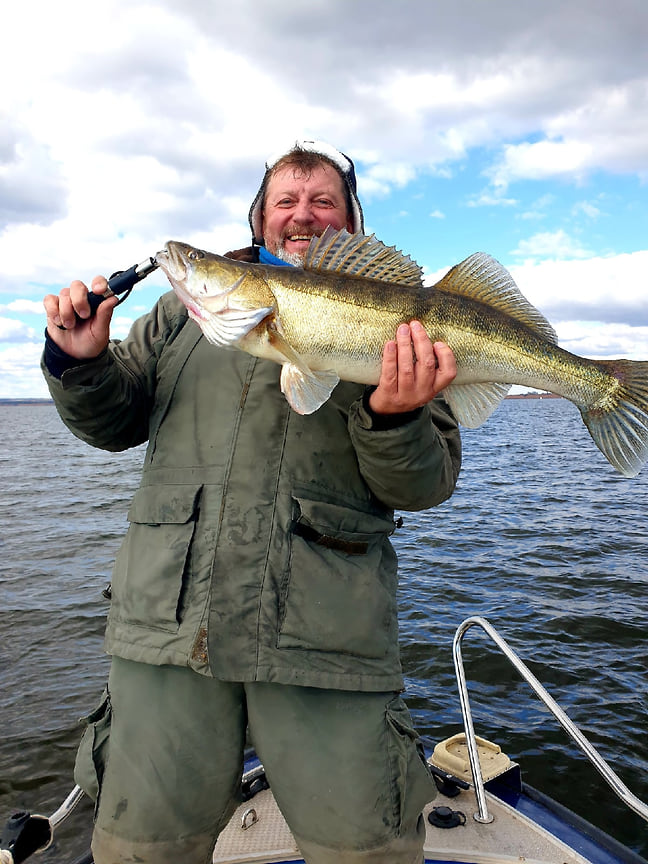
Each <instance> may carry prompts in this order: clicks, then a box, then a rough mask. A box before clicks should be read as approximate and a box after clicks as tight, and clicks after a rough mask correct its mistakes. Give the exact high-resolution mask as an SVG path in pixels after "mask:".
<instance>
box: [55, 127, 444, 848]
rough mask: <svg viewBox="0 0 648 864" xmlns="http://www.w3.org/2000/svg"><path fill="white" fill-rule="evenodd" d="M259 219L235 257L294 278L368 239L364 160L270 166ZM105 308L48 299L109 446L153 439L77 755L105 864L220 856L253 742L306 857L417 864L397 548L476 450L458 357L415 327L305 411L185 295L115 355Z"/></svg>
mask: <svg viewBox="0 0 648 864" xmlns="http://www.w3.org/2000/svg"><path fill="white" fill-rule="evenodd" d="M250 225H251V227H252V232H253V241H254V242H253V247H252V248H250V249H247V250H239V251H238V252H235V253H230V254H231V255H232V256H233V257H236V258H239V259H243V260H251V261H259V260H260V261H262V262H269V263H275V264H282V263H283V262H287V263H289V264H299V263H300V262H301V256H302V255H303V253H304V251H305V249H306V248H307V246H308V242H309V239H310V237H312V236H313V235H319V234H321V233H322V231H324V229H325V228H326V227H327V226H328V225H332V226H333V227H334V228H336V229H340V228H343V227H346V228H347V229H348V230H349V231H362V230H363V221H362V209H361V207H360V203H359V201H358V198H357V192H356V183H355V175H354V171H353V164H352V163H351V161H350V160H349V159H348V158H347V157H345V156H344V155H343V154H342V153H339V152H338V151H337V150H335V149H334V148H332V147H330V146H329V145H325V144H322V143H321V142H313V141H305V142H300V143H298V144H297V145H296V146H295V147H294V148H293V149H292V150H291V151H289V152H288V153H287V154H284V155H283V156H282V157H281V158H279V159H277V160H272V161H271V162H270V163H268V166H267V171H266V175H265V177H264V180H263V183H262V186H261V189H260V191H259V194H258V196H257V198H256V199H255V201H254V202H253V205H252V208H251V210H250ZM92 289H93V290H94V291H95V292H98V293H103V292H104V291H105V289H106V282H105V280H104V279H103V278H101V277H97V278H95V279H94V280H93V283H92ZM86 297H87V289H86V287H85V285H83V283H81V282H73V283H72V284H71V285H70V287H69V288H65V289H63V290H62V291H61V293H60V294H59V295H58V297H55V296H53V295H50V296H48V297H46V298H45V308H46V311H47V317H48V327H47V334H48V336H47V344H46V349H45V355H44V362H43V370H44V374H45V377H46V379H47V381H48V385H49V387H50V392H51V393H52V396H53V398H54V399H55V402H56V405H57V407H58V410H59V412H60V414H61V417H62V418H63V420H64V421H65V422H66V424H67V425H68V426H69V428H70V429H71V430H72V431H73V432H74V433H75V434H76V435H78V436H79V437H80V438H82V439H83V440H85V441H88V442H89V443H91V444H93V445H95V446H98V447H103V448H105V449H108V450H121V449H125V448H127V447H131V446H134V445H136V444H139V443H141V442H142V441H145V440H148V449H147V453H146V458H145V462H144V468H143V474H142V482H141V485H140V488H139V489H138V491H137V493H136V494H135V497H134V500H133V503H132V505H131V508H130V510H129V521H130V527H129V530H128V533H127V536H126V539H125V541H124V543H123V545H122V548H121V549H120V551H119V554H118V556H117V560H116V563H115V568H114V571H113V579H112V601H111V609H110V613H109V616H108V625H107V631H106V650H107V651H108V652H109V653H110V654H111V655H112V665H111V672H110V677H109V682H108V691H107V693H106V695H105V698H104V699H103V701H102V704H101V705H100V706H99V708H98V710H97V711H96V712H94V713H93V715H91V717H90V718H89V721H90V725H89V728H88V731H87V732H86V734H85V735H84V739H83V741H82V745H81V748H80V750H79V755H78V758H77V771H76V776H77V782H79V783H80V784H81V785H82V786H83V787H84V788H86V789H87V790H88V791H89V792H90V794H93V795H95V796H96V797H97V809H96V824H95V831H94V836H93V852H94V855H95V861H96V862H97V864H114V862H116V861H140V862H156V864H167V862H169V864H170V862H172V861H174V862H176V861H183V862H188V864H193V862H207V861H209V860H210V856H211V850H212V847H213V844H214V842H215V839H216V837H217V835H218V833H219V832H220V830H222V828H223V827H224V825H225V824H226V823H227V821H228V819H229V818H230V816H231V814H232V812H233V809H234V807H235V806H236V803H237V794H238V786H239V782H240V772H241V757H242V750H243V746H244V742H245V735H246V729H248V728H249V734H250V736H251V738H252V741H253V743H254V745H255V747H256V749H257V752H258V754H259V756H260V758H261V760H262V761H263V763H264V766H265V769H266V774H267V776H268V779H269V781H270V783H271V785H272V788H273V791H274V794H275V797H276V799H277V801H278V804H279V806H280V808H281V809H282V811H283V813H284V816H285V817H286V820H287V822H288V824H289V825H290V827H291V829H292V831H293V833H294V835H295V838H296V840H297V842H298V844H299V846H300V849H301V850H302V854H303V855H304V857H305V859H306V861H307V862H309V864H333V862H336V864H340V862H341V864H360V862H364V861H369V860H370V861H371V862H373V864H376V862H384V864H387V862H389V864H398V862H403V864H405V862H407V864H414V862H420V861H421V860H422V853H421V849H422V842H423V831H424V828H423V825H422V820H421V818H420V811H421V808H422V807H423V805H424V804H425V803H426V802H427V801H428V800H430V799H431V798H432V797H433V795H434V785H433V783H432V781H431V779H430V776H429V773H428V772H427V770H426V768H425V766H424V763H423V761H422V759H421V757H420V753H419V749H418V748H417V739H416V734H415V733H414V731H413V730H412V727H411V721H410V718H409V714H408V712H407V708H406V707H405V705H404V703H403V701H402V699H401V698H400V696H399V691H400V690H401V689H402V675H401V669H400V662H399V656H398V642H397V636H398V634H397V611H396V599H395V594H396V582H397V577H396V561H395V555H394V552H393V549H392V547H391V544H390V542H389V536H390V535H391V534H392V533H393V531H394V528H395V525H394V520H393V510H394V509H396V508H398V509H410V510H414V509H423V508H427V507H431V506H434V505H436V504H438V503H440V502H441V501H443V500H445V499H446V498H448V497H449V496H450V495H451V494H452V491H453V489H454V485H455V482H456V478H457V474H458V471H459V464H460V440H459V434H458V430H457V425H456V423H455V421H454V419H453V417H452V415H451V413H450V411H449V409H448V407H447V405H446V404H445V402H444V401H443V400H442V399H435V398H434V397H435V396H437V394H438V393H440V392H441V391H442V389H443V388H444V387H445V386H446V385H447V384H449V383H450V382H451V381H452V380H453V378H454V376H455V374H456V369H455V364H454V358H453V355H452V352H451V351H450V349H449V348H448V347H447V346H446V345H443V344H442V343H436V344H434V345H433V344H432V343H431V342H430V340H429V339H428V337H427V335H426V334H425V331H424V330H423V328H422V326H421V325H420V324H417V322H410V323H409V324H403V325H401V326H400V327H399V329H398V332H397V334H395V339H394V340H393V341H390V342H388V343H387V344H386V346H385V351H384V360H383V366H382V374H381V378H380V382H379V384H378V386H376V387H374V388H366V387H364V386H360V385H356V384H351V383H348V382H342V383H340V384H339V385H338V386H337V387H336V389H335V391H334V392H333V394H332V396H331V398H330V399H329V400H328V401H327V402H326V403H325V404H324V405H323V406H322V407H321V408H320V409H319V410H318V411H317V412H315V414H312V415H308V416H300V415H298V414H296V413H295V412H293V411H292V410H291V409H290V408H289V406H288V405H287V403H286V401H285V399H284V397H283V396H282V394H281V393H280V390H279V386H278V380H279V366H278V365H275V364H273V363H271V362H269V361H261V360H257V359H255V358H253V357H250V356H249V355H247V354H244V353H243V352H238V351H224V350H220V349H217V348H215V347H214V346H212V345H209V344H208V343H207V342H206V340H205V339H204V338H203V337H202V335H201V332H200V330H199V328H198V327H196V326H195V324H193V322H191V321H189V320H188V318H187V314H186V310H185V309H184V306H183V305H182V304H181V303H180V302H179V300H177V298H176V297H175V295H174V294H173V293H172V292H169V293H168V294H165V295H164V296H163V297H161V298H160V300H159V301H158V303H157V304H156V307H155V308H154V310H153V311H152V312H151V313H149V314H148V315H146V316H144V317H143V318H142V319H139V320H138V321H137V322H136V323H135V324H134V325H133V328H132V330H131V333H130V334H129V336H128V337H127V338H126V339H125V340H123V341H122V342H118V343H110V342H109V325H110V317H111V315H112V311H113V308H114V304H115V301H114V300H113V299H108V300H106V301H105V302H104V303H102V304H101V305H100V307H99V310H98V312H97V314H96V316H95V317H92V318H89V317H88V312H89V310H88V306H87V299H86ZM75 312H76V313H77V314H78V316H79V319H80V320H79V319H77V318H76V317H75ZM61 328H64V329H61ZM415 359H416V362H415ZM89 768H90V769H92V770H91V772H90V773H91V774H92V775H93V776H89V770H88V769H89Z"/></svg>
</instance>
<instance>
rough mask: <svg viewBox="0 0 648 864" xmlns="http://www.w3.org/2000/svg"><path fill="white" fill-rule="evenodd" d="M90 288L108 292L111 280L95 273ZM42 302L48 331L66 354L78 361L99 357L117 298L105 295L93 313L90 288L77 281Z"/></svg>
mask: <svg viewBox="0 0 648 864" xmlns="http://www.w3.org/2000/svg"><path fill="white" fill-rule="evenodd" d="M91 287H92V291H93V292H94V293H95V294H105V293H106V291H107V289H108V282H107V281H106V279H105V278H104V277H103V276H95V278H94V279H93V280H92V286H91ZM43 305H44V306H45V312H46V313H47V332H48V334H49V336H50V338H51V339H52V340H53V341H54V342H55V343H56V344H57V345H58V346H59V348H61V350H63V351H65V353H66V354H69V355H70V356H71V357H76V358H77V359H79V360H90V359H92V358H93V357H98V356H99V354H101V352H102V351H103V350H104V349H105V348H106V346H107V345H108V341H109V339H110V319H111V318H112V314H113V310H114V308H115V306H116V305H117V297H108V298H106V300H104V301H103V302H102V303H100V304H99V308H98V309H97V311H96V313H95V314H94V315H90V305H89V304H88V289H87V287H86V286H85V285H84V284H83V282H79V281H78V280H76V281H74V282H72V283H71V284H70V285H69V287H67V288H63V289H62V290H61V292H60V294H58V295H56V294H48V295H47V297H45V298H44V300H43ZM75 313H76V314H75ZM77 315H78V316H79V317H78V318H77V317H76V316H77ZM79 319H81V320H79Z"/></svg>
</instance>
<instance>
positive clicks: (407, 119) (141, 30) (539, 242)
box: [0, 0, 648, 357]
mask: <svg viewBox="0 0 648 864" xmlns="http://www.w3.org/2000/svg"><path fill="white" fill-rule="evenodd" d="M608 5H609V4H606V3H605V2H603V0H574V2H573V3H569V4H564V3H562V2H560V0H545V2H544V3H542V4H536V5H535V6H534V7H533V9H531V7H529V6H527V5H525V4H510V3H505V2H502V0H489V2H488V3H483V2H482V0H455V2H454V3H453V4H433V3H427V4H426V3H421V2H420V0H401V2H399V3H398V4H391V3H389V2H387V0H380V2H378V3H376V2H375V0H354V2H353V3H349V2H348V0H328V2H327V3H323V2H311V3H308V4H301V5H299V4H298V5H297V6H295V5H293V6H291V7H290V8H288V7H286V5H285V4H284V3H282V2H280V0H264V2H263V3H259V2H258V0H238V2H237V3H226V2H224V0H213V2H212V3H208V4H206V3H204V0H186V2H185V3H183V4H181V5H179V4H177V3H175V2H172V0H158V2H156V3H155V4H151V3H150V0H105V2H102V3H100V4H96V5H95V6H92V7H90V6H89V5H88V4H87V3H84V2H81V0H60V2H59V3H58V4H45V3H42V2H39V3H34V2H31V0H25V2H23V3H14V4H10V6H8V7H7V10H5V12H4V17H3V27H2V29H1V30H0V76H1V78H2V80H3V82H5V86H4V87H3V88H2V92H1V93H0V293H1V294H2V295H4V296H5V297H6V298H11V302H9V301H6V302H5V304H4V307H3V308H2V312H1V314H2V316H3V322H9V323H3V325H2V327H3V329H2V338H3V339H5V340H6V339H11V338H13V339H16V340H24V339H29V333H30V330H29V328H30V326H31V324H32V320H31V319H30V318H29V317H28V316H31V315H33V314H35V313H36V306H37V305H38V306H40V296H41V295H42V294H44V293H46V292H49V291H51V290H58V289H59V288H60V287H62V286H63V285H65V284H67V283H69V281H70V280H71V279H72V278H82V279H84V280H86V281H87V280H89V279H91V277H92V276H93V275H94V274H95V273H98V272H104V273H109V272H111V271H112V270H115V269H118V268H123V267H128V266H130V265H131V264H132V263H135V262H136V261H140V260H142V259H143V258H145V257H146V256H148V255H152V254H155V252H156V251H157V249H158V248H159V247H160V245H161V244H162V243H164V242H165V241H166V240H167V239H170V238H174V239H186V240H188V241H190V242H193V243H195V244H196V245H199V246H202V247H203V248H210V249H214V250H219V249H220V250H223V249H232V248H237V247H239V246H242V245H245V244H246V243H247V242H249V232H248V229H247V220H246V215H247V209H248V206H249V202H250V201H251V199H252V197H253V196H254V194H255V193H256V190H257V188H258V184H259V182H260V179H261V175H262V165H263V160H264V159H265V157H266V155H267V154H268V153H270V152H272V151H275V150H277V149H281V148H283V147H284V146H286V144H287V143H289V142H291V141H292V140H294V139H295V138H297V137H310V136H313V137H318V138H324V139H325V140H331V141H333V142H335V143H338V144H339V145H340V146H342V147H343V149H345V150H346V151H347V152H349V154H350V155H351V156H352V157H353V158H354V159H355V161H356V164H357V168H358V176H359V185H360V189H361V192H362V196H363V201H364V202H367V203H368V204H370V205H371V206H370V207H366V208H365V209H366V214H367V217H368V219H371V220H372V221H373V212H372V211H373V208H376V209H377V210H379V211H380V210H382V211H383V212H384V211H387V210H389V215H390V218H391V220H392V221H391V222H388V223H387V220H385V222H384V223H383V224H385V223H386V224H389V225H391V224H394V226H395V228H399V227H401V226H402V228H401V230H402V232H403V233H404V232H406V231H407V219H408V218H409V219H416V218H417V215H416V214H417V213H418V214H419V216H418V218H419V219H420V220H421V221H423V222H425V221H426V216H427V217H428V218H429V219H436V220H439V221H438V223H437V226H436V229H437V231H436V233H437V234H439V235H444V236H445V237H449V236H450V235H451V234H452V235H456V236H462V237H463V232H464V231H465V230H466V229H465V226H464V223H463V222H462V221H461V220H460V219H459V218H458V217H457V216H456V215H455V210H456V208H455V207H454V206H453V204H454V203H455V200H453V199H456V202H457V203H458V204H459V205H461V204H463V203H465V202H467V203H468V206H469V207H470V212H469V216H470V217H471V220H470V224H471V230H472V231H473V232H474V234H475V236H476V234H477V230H476V229H475V227H474V226H475V224H476V220H477V218H479V219H482V220H483V223H484V224H485V225H486V224H492V225H493V226H494V229H493V230H497V231H498V232H500V236H501V237H503V238H507V237H516V236H519V235H518V234H517V233H516V232H517V231H518V230H519V227H520V224H521V222H520V221H517V222H515V223H514V224H513V225H512V227H511V223H513V222H514V220H524V219H531V218H533V219H535V220H537V222H538V228H542V230H539V231H538V232H537V233H536V234H535V235H534V236H532V237H528V238H525V239H524V240H521V241H520V242H519V244H518V246H517V249H516V250H515V256H514V257H515V258H519V259H520V260H524V261H525V263H524V265H522V267H520V268H516V269H518V270H520V271H521V272H523V274H524V276H525V277H526V276H528V277H529V280H530V285H531V288H532V290H535V281H534V280H535V276H536V275H537V273H538V272H540V271H539V269H538V268H541V267H542V265H543V263H544V259H549V260H548V261H547V262H546V266H547V267H551V266H555V267H556V268H557V269H556V270H555V271H552V272H551V274H550V275H551V277H552V278H553V279H554V281H555V282H556V284H558V283H561V279H562V274H564V273H567V272H569V273H570V275H571V276H573V275H574V274H573V272H572V271H570V269H569V268H570V267H573V266H574V265H576V264H582V265H583V266H584V267H585V266H586V265H587V260H588V259H590V258H591V259H592V260H593V261H594V262H595V264H594V265H593V266H592V268H591V271H592V272H591V273H590V272H589V271H588V278H589V279H590V280H593V282H594V284H596V285H598V286H601V285H602V282H601V278H602V275H603V274H605V273H607V272H608V267H610V266H612V265H611V264H608V263H607V262H608V261H614V262H615V263H616V265H617V266H620V267H621V269H622V271H624V272H625V270H626V268H624V267H623V262H622V261H621V259H620V258H618V257H617V258H614V259H612V258H603V257H602V255H601V250H605V252H606V253H607V252H613V251H615V249H616V250H617V251H618V249H631V248H638V247H637V245H636V244H635V246H634V247H633V246H631V245H628V246H625V245H621V244H622V240H616V242H615V238H613V237H612V231H613V230H615V229H614V227H613V222H614V220H615V215H616V213H618V210H617V211H615V210H614V205H615V202H614V201H613V200H612V199H606V200H605V202H602V200H601V199H600V198H599V197H597V195H596V185H595V183H594V189H593V190H592V189H589V188H587V189H585V186H586V184H588V183H590V182H592V181H593V179H594V181H595V180H596V177H597V176H598V175H600V174H601V173H603V174H604V175H605V176H606V177H609V176H611V174H613V173H614V172H616V173H618V174H620V175H621V174H622V175H624V176H625V177H631V178H633V179H634V180H636V181H641V180H644V181H645V180H648V74H647V72H646V68H645V60H644V57H645V38H646V32H645V30H646V16H645V13H644V10H643V6H642V5H641V4H638V3H637V2H635V0H618V2H617V5H616V6H615V10H616V14H615V15H610V14H609V9H608ZM342 19H343V20H344V22H345V26H344V27H343V28H341V27H340V20H342ZM359 33H361V34H362V37H361V38H359V37H358V34H359ZM304 34H307V37H306V36H305V35H304ZM385 46H388V48H386V47H385ZM484 174H486V176H487V177H488V178H489V179H490V180H491V183H490V185H489V186H488V188H487V189H482V188H480V187H481V186H483V183H484ZM430 178H432V179H433V181H434V183H435V184H436V186H435V188H434V198H433V199H432V200H433V205H431V204H430V203H428V205H427V207H425V205H424V204H421V205H420V207H419V208H418V209H416V208H415V206H414V205H413V201H414V200H415V198H414V194H413V193H414V192H416V191H417V190H418V188H419V187H418V186H417V184H419V183H420V188H423V187H424V186H425V183H424V182H422V181H425V180H430ZM475 178H477V179H475ZM529 180H531V181H533V182H534V183H535V184H537V187H538V188H537V191H536V192H533V194H532V196H529V195H528V194H526V190H525V189H523V188H522V183H523V181H529ZM578 183H582V184H583V191H579V192H578V195H577V198H578V199H579V200H575V198H574V196H572V197H571V198H570V199H569V201H568V202H567V201H565V200H563V199H562V190H563V189H570V188H571V189H573V187H574V186H575V185H577V184H578ZM517 184H519V185H517ZM427 188H429V186H428V187H427ZM446 190H450V191H449V192H448V191H446ZM437 192H439V193H440V194H437ZM399 193H403V194H399ZM621 194H623V193H621ZM530 197H534V198H535V199H536V203H535V205H534V206H529V204H528V201H529V198H530ZM639 199H640V195H637V200H639ZM616 206H617V207H618V206H619V205H618V202H617V205H616ZM633 206H634V207H635V208H636V213H637V214H638V215H637V217H636V219H635V221H636V222H637V223H638V222H639V221H640V217H641V215H645V209H643V210H642V205H641V204H640V203H639V204H636V203H635V202H630V201H629V202H628V203H627V209H628V211H630V210H631V208H632V207H633ZM478 207H481V208H482V209H481V210H477V208H478ZM433 208H434V209H433ZM485 208H489V209H485ZM403 211H407V212H408V213H409V214H410V216H408V217H407V218H402V219H400V220H399V219H396V218H395V217H397V216H398V214H399V213H401V212H403ZM467 212H468V211H466V210H465V209H464V210H463V214H464V215H465V214H466V213H467ZM578 219H580V220H582V221H583V222H586V224H585V225H584V226H582V225H577V224H575V223H577V220H578ZM506 220H508V222H507V221H506ZM541 220H542V221H541ZM397 222H398V225H396V223H397ZM428 226H429V223H428ZM580 228H582V229H583V233H580V231H579V229H580ZM594 229H596V232H597V234H596V235H594V233H593V232H594ZM585 230H590V233H588V234H585V233H584V231H585ZM616 230H618V231H619V232H621V230H622V229H620V228H619V229H616ZM606 232H607V233H606ZM619 236H620V234H619ZM385 239H386V240H388V241H389V240H390V238H389V237H386V238H385ZM399 240H400V244H401V245H402V246H404V247H406V245H407V244H406V243H405V242H404V241H403V240H402V239H401V238H399ZM502 242H504V241H502ZM515 242H516V241H515V240H507V241H506V243H507V245H506V246H504V248H505V249H510V248H511V246H513V245H514V243H515ZM639 242H641V243H642V244H644V245H645V242H644V241H639ZM641 248H643V245H642V247H641ZM637 254H640V253H637ZM584 256H586V257H584ZM564 259H570V260H569V261H567V260H564ZM578 259H582V260H578ZM437 260H438V258H437ZM627 271H628V273H629V272H630V271H632V277H633V279H634V280H635V281H637V277H638V276H639V275H640V273H639V272H638V271H636V270H635V268H634V265H633V266H632V267H630V265H628V268H627ZM643 272H644V273H645V262H644V271H643ZM542 273H543V276H546V275H549V274H548V271H546V270H542ZM583 273H585V270H580V271H578V280H577V281H576V282H574V281H573V279H572V282H571V284H570V285H567V284H562V283H561V289H560V291H558V292H557V294H556V296H555V297H554V295H553V293H552V292H551V291H550V292H549V293H545V295H544V299H545V300H546V299H549V300H550V301H551V305H550V306H549V308H550V310H551V311H552V312H554V311H557V310H561V316H560V318H559V319H557V320H572V319H573V320H576V319H575V318H573V315H572V312H573V311H574V310H573V309H571V311H570V309H568V308H567V306H566V304H567V302H568V301H569V302H570V303H572V306H574V304H576V305H575V307H574V308H577V309H578V310H581V309H583V308H587V304H586V303H585V302H584V300H585V299H586V297H585V295H586V293H587V291H586V289H585V288H582V287H581V285H582V284H583V282H582V279H581V276H582V274H583ZM612 281H614V280H612ZM147 283H150V284H151V286H153V285H156V286H157V285H159V286H160V290H163V283H162V281H160V282H159V283H158V282H155V280H154V278H153V277H151V279H149V280H147ZM575 286H576V287H575ZM619 286H622V288H623V290H622V291H621V290H620V288H619ZM164 287H165V286H164ZM601 290H602V289H601ZM637 290H638V289H637ZM642 290H643V291H644V294H645V279H644V280H643V283H642ZM616 294H617V295H621V298H620V299H621V301H622V302H616V303H615V302H612V301H614V300H619V298H615V296H614V295H615V292H614V291H611V290H610V287H609V286H607V287H606V288H605V299H604V300H602V301H601V302H602V303H603V304H605V305H604V306H603V307H601V312H600V314H601V315H603V313H604V312H605V313H606V314H609V315H611V316H612V318H611V319H610V320H612V322H613V323H614V321H618V323H619V325H620V324H622V323H625V324H630V323H631V319H628V320H626V321H625V322H623V321H621V320H619V319H620V318H621V316H622V315H623V314H625V315H633V316H634V318H633V319H632V320H635V319H636V317H637V316H638V317H641V315H642V314H644V315H645V313H642V311H641V308H642V307H641V306H640V300H639V298H638V296H637V294H636V291H635V289H634V287H628V286H627V285H625V284H623V283H622V282H621V281H617V284H616ZM628 295H630V296H631V297H632V298H633V299H632V300H631V301H628V302H627V303H626V302H625V299H626V298H627V297H628ZM16 298H22V302H23V303H24V304H26V305H23V306H17V305H14V304H15V303H16V302H17V299H16ZM134 309H135V307H134V305H133V304H132V303H131V305H129V306H128V307H124V310H127V313H128V314H127V315H124V316H119V318H116V319H115V327H116V328H119V334H120V335H121V334H122V333H123V332H124V329H125V328H126V327H127V324H128V321H129V320H130V319H129V318H128V315H130V314H131V313H132V314H134ZM39 314H40V313H39ZM584 314H586V315H587V316H588V317H589V318H591V315H592V312H591V311H589V312H587V311H586V312H585V313H584ZM39 326H40V325H39ZM116 332H117V331H116ZM12 334H13V336H12ZM619 338H620V337H619ZM6 344H10V343H7V342H6V341H5V342H3V345H6ZM23 344H24V343H22V342H21V343H20V348H22V345H23ZM12 350H13V349H12ZM16 350H19V349H16ZM3 353H4V354H7V351H6V350H5V352H3ZM8 356H9V355H7V357H8Z"/></svg>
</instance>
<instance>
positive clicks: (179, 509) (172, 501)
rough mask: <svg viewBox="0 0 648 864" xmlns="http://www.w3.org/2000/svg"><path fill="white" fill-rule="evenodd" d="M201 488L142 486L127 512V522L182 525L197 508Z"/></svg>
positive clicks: (191, 516)
mask: <svg viewBox="0 0 648 864" xmlns="http://www.w3.org/2000/svg"><path fill="white" fill-rule="evenodd" d="M201 489H202V486H171V485H165V486H143V487H141V488H140V489H138V490H137V492H136V493H135V496H134V497H133V501H132V503H131V506H130V508H129V510H128V520H129V522H138V523H143V524H148V525H184V524H185V522H189V521H190V520H191V519H192V518H193V516H194V514H195V512H196V508H197V503H198V496H199V494H200V490H201Z"/></svg>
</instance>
